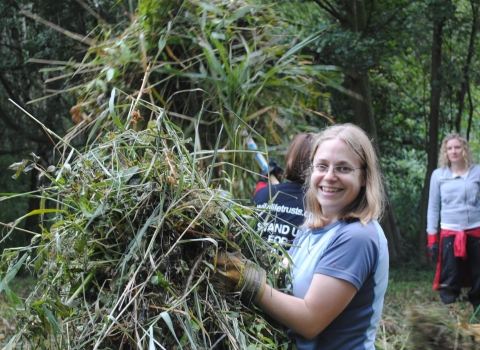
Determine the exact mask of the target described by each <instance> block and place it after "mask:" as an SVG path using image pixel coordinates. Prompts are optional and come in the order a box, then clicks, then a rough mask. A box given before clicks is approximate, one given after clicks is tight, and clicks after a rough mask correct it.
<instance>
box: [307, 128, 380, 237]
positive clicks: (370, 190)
mask: <svg viewBox="0 0 480 350" xmlns="http://www.w3.org/2000/svg"><path fill="white" fill-rule="evenodd" d="M333 139H340V140H342V141H344V142H345V143H346V144H347V145H348V147H349V148H350V149H351V150H352V151H353V152H354V153H355V154H356V155H357V157H358V159H360V162H361V164H362V169H363V171H364V174H365V175H364V179H365V186H362V189H361V190H360V193H359V194H358V196H357V198H356V199H355V200H354V201H353V202H352V203H350V204H349V205H348V206H347V207H345V208H344V210H343V211H342V212H341V213H340V215H339V220H344V221H347V222H349V221H352V220H354V219H359V220H360V222H361V224H362V225H365V224H366V223H367V222H369V221H370V220H372V219H374V220H380V218H381V216H382V214H383V210H384V208H385V189H384V187H383V179H382V175H381V172H380V167H379V163H378V158H377V155H376V153H375V150H374V148H373V145H372V142H371V141H370V139H369V138H368V136H367V134H366V133H365V131H363V130H362V129H361V128H359V127H358V126H356V125H353V124H337V125H333V126H329V127H327V128H326V129H324V130H323V131H321V132H320V133H319V134H318V136H317V139H316V141H315V143H314V145H313V148H312V151H311V153H310V163H313V159H314V157H315V153H316V152H317V150H318V148H319V147H320V145H321V144H322V143H323V142H324V141H326V140H333ZM311 176H312V168H311V167H310V170H309V173H308V180H309V182H308V183H309V186H308V189H307V192H306V194H305V206H306V210H307V219H306V223H307V226H308V227H309V228H318V227H323V226H324V223H325V220H326V218H325V217H324V216H323V213H322V207H321V205H320V203H319V202H318V200H317V198H316V196H315V189H314V188H312V186H311V184H310V179H311Z"/></svg>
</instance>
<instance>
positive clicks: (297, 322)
mask: <svg viewBox="0 0 480 350" xmlns="http://www.w3.org/2000/svg"><path fill="white" fill-rule="evenodd" d="M310 163H311V164H312V166H311V167H310V170H309V174H308V176H307V183H308V184H309V185H308V190H307V193H306V198H305V202H306V206H307V215H306V218H307V219H306V222H305V224H304V225H303V227H302V228H303V229H302V231H301V233H299V235H298V236H297V238H296V239H295V241H294V243H293V246H292V248H290V250H289V252H288V253H289V256H290V259H291V261H292V269H291V272H292V276H291V277H292V283H291V294H292V295H288V294H285V293H282V292H280V291H278V290H276V289H274V288H272V287H271V286H269V285H267V284H266V281H265V272H264V271H262V269H261V268H259V267H258V266H255V264H253V263H252V262H250V261H245V260H243V261H241V260H238V259H236V258H235V256H234V255H233V254H231V253H223V254H220V256H221V258H219V259H218V261H220V263H219V262H218V261H217V269H218V270H219V271H220V273H219V272H217V274H216V276H217V277H218V278H217V283H218V284H219V287H221V286H222V285H223V284H224V285H223V287H225V286H228V285H230V286H232V287H231V288H228V287H227V288H226V289H227V291H236V292H239V291H241V293H242V295H241V296H242V300H243V301H244V302H253V303H255V304H256V305H257V306H258V307H260V308H262V309H263V310H264V311H265V312H267V313H268V314H270V315H271V316H272V317H273V318H275V319H276V320H277V321H279V322H281V323H282V324H284V325H285V326H287V327H288V328H289V331H288V334H289V335H290V336H291V338H292V339H293V340H294V341H295V342H296V345H297V348H298V349H301V350H303V349H327V350H328V349H332V350H333V349H354V350H360V349H369V350H373V349H374V348H375V346H374V342H375V335H376V332H377V327H378V324H379V322H380V318H381V313H382V308H383V299H384V295H385V291H386V289H387V283H388V266H389V262H388V259H389V258H388V248H387V241H386V239H385V235H384V233H383V231H382V229H381V227H380V225H379V224H378V221H377V220H378V219H379V218H380V216H381V214H382V210H383V207H384V191H383V187H382V181H381V175H380V171H379V167H378V161H377V157H376V155H375V152H374V149H373V146H372V143H371V142H370V140H369V138H368V136H367V135H366V134H365V132H364V131H363V130H362V129H360V128H359V127H357V126H355V125H352V124H344V125H334V126H331V127H328V128H326V129H325V130H323V131H322V132H320V134H319V135H318V137H317V139H316V141H315V143H314V145H313V148H312V152H311V156H310ZM222 271H223V272H224V271H227V272H226V273H225V272H224V273H223V274H222ZM229 271H242V274H241V276H240V275H239V274H238V273H229Z"/></svg>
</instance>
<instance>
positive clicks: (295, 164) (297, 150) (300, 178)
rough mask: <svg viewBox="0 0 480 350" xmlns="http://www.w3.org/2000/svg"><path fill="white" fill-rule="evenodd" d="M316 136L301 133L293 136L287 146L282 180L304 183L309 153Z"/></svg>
mask: <svg viewBox="0 0 480 350" xmlns="http://www.w3.org/2000/svg"><path fill="white" fill-rule="evenodd" d="M316 136H317V135H316V134H314V133H312V132H303V133H300V134H297V135H295V137H294V138H293V140H292V141H291V142H290V145H289V146H288V150H287V155H286V157H285V174H284V176H283V177H284V178H285V179H287V180H288V181H292V182H298V183H302V184H303V183H304V182H305V178H306V172H307V170H308V168H309V166H310V152H311V150H312V146H313V141H314V140H315V137H316Z"/></svg>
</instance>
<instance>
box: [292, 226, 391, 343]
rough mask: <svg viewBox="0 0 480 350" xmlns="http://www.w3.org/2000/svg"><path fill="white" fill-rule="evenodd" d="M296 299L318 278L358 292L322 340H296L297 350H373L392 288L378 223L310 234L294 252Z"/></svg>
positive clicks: (297, 243)
mask: <svg viewBox="0 0 480 350" xmlns="http://www.w3.org/2000/svg"><path fill="white" fill-rule="evenodd" d="M289 254H290V256H291V257H292V261H293V263H294V266H293V267H292V274H293V279H292V287H293V288H292V289H293V295H294V296H296V297H298V298H304V297H305V294H306V293H307V291H308V289H309V288H310V284H311V282H312V279H313V276H314V274H315V273H321V274H324V275H328V276H331V277H335V278H339V279H343V280H345V281H348V282H350V283H352V284H353V285H354V286H355V288H357V290H358V292H357V294H355V296H354V297H353V299H352V301H351V302H350V303H349V304H348V305H347V307H346V308H345V310H343V311H342V312H341V313H340V315H338V316H337V318H335V319H334V320H333V321H332V322H331V323H330V324H329V325H328V326H327V327H326V328H325V329H324V330H323V331H322V332H321V333H320V334H319V335H317V336H316V337H315V338H314V339H312V340H308V339H306V338H304V337H302V336H300V335H299V334H295V333H294V332H290V335H291V336H293V337H295V339H296V343H297V346H298V349H299V350H307V349H308V350H313V349H322V350H329V349H331V350H338V349H349V350H363V349H368V350H373V349H375V346H374V343H375V336H376V332H377V327H378V324H379V322H380V318H381V314H382V309H383V300H384V295H385V291H386V289H387V284H388V266H389V257H388V246H387V240H386V238H385V234H384V233H383V230H382V228H381V227H380V225H379V224H378V222H377V221H370V222H369V223H367V224H366V225H365V226H362V225H361V224H360V222H359V221H355V222H352V223H349V224H347V223H345V222H343V221H337V222H335V223H334V224H332V225H329V226H327V227H324V228H320V229H314V230H307V231H305V233H304V234H303V235H301V236H299V237H297V238H296V240H295V241H294V247H292V248H290V250H289Z"/></svg>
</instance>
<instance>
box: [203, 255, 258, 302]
mask: <svg viewBox="0 0 480 350" xmlns="http://www.w3.org/2000/svg"><path fill="white" fill-rule="evenodd" d="M212 284H213V285H214V286H215V289H217V291H219V292H222V293H229V292H241V297H240V298H241V300H242V301H243V302H246V303H250V302H253V303H256V302H258V301H259V300H260V298H261V297H262V295H263V292H264V291H265V285H266V284H267V274H266V272H265V270H264V269H262V268H261V267H260V266H258V265H256V264H255V263H253V262H251V261H250V260H247V259H245V258H244V257H243V256H242V255H241V254H240V253H239V252H234V253H230V252H220V253H218V258H217V264H216V268H215V273H214V275H213V277H212Z"/></svg>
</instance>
